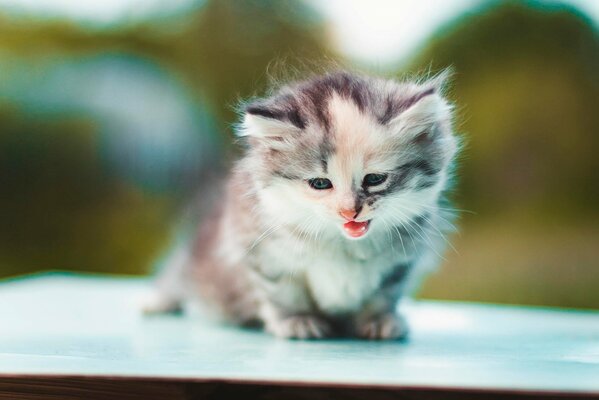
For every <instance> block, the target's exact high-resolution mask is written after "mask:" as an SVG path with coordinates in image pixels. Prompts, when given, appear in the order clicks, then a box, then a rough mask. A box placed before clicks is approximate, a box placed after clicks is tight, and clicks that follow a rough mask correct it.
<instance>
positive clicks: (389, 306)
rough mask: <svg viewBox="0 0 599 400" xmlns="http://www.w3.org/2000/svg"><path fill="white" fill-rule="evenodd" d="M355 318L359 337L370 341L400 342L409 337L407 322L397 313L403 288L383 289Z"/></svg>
mask: <svg viewBox="0 0 599 400" xmlns="http://www.w3.org/2000/svg"><path fill="white" fill-rule="evenodd" d="M382 289H383V290H381V291H380V292H379V293H378V294H377V295H376V296H375V297H373V298H372V299H371V300H370V301H369V302H368V303H367V304H366V306H365V307H364V308H363V309H362V311H361V312H360V313H358V315H357V316H356V318H355V333H356V335H357V336H359V337H361V338H364V339H370V340H394V339H395V340H398V339H405V338H407V336H408V333H409V329H408V324H407V322H406V320H405V319H404V318H403V317H402V316H401V315H400V314H399V313H398V312H397V302H398V300H399V297H400V295H401V287H400V286H399V285H398V286H397V287H385V288H382Z"/></svg>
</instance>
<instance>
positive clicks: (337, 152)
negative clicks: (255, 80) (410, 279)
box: [239, 72, 457, 239]
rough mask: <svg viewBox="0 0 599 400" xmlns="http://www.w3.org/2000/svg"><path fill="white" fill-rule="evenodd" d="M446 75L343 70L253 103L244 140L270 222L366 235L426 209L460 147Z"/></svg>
mask: <svg viewBox="0 0 599 400" xmlns="http://www.w3.org/2000/svg"><path fill="white" fill-rule="evenodd" d="M444 78H445V75H441V76H438V77H436V78H433V79H431V80H428V81H425V82H420V83H417V82H404V83H399V82H395V81H392V80H383V79H377V78H371V77H366V76H358V75H354V74H350V73H347V72H336V73H332V74H328V75H324V76H320V77H317V78H314V79H310V80H307V81H303V82H299V83H295V84H291V85H288V86H284V87H282V88H280V89H279V90H278V91H277V92H276V93H275V94H274V95H272V96H271V97H268V98H265V99H260V100H257V101H254V102H252V103H250V104H249V105H248V106H247V107H246V109H245V114H244V119H243V123H242V125H241V129H240V130H239V135H240V136H243V137H246V138H247V139H248V143H249V151H248V154H247V156H246V158H245V166H246V167H247V168H248V169H249V170H250V171H251V173H252V175H253V177H254V180H255V183H256V190H257V194H258V198H259V200H260V202H261V206H262V210H263V212H265V213H267V215H268V216H269V217H270V218H272V219H273V221H272V224H273V225H277V224H281V223H286V224H293V225H295V226H297V227H298V228H299V230H303V231H307V232H311V233H313V234H315V235H316V234H317V233H318V234H320V233H325V234H326V233H328V234H332V235H343V236H344V237H346V238H351V239H359V238H363V237H366V236H367V233H368V232H372V234H374V233H375V232H380V233H385V232H387V231H388V230H390V229H395V227H396V226H401V225H402V224H406V223H409V221H410V219H412V218H414V217H417V216H419V215H422V214H425V213H427V212H428V211H429V210H430V209H431V207H433V206H434V205H435V204H436V202H437V201H438V198H439V195H440V193H441V191H443V189H444V188H445V186H446V181H447V175H448V168H449V165H450V163H451V161H452V159H453V158H454V156H455V153H456V149H457V142H456V139H455V137H454V136H453V134H452V131H451V119H452V114H451V111H452V107H451V106H450V105H449V103H448V102H447V101H446V100H445V99H444V98H443V97H442V93H441V89H442V87H441V86H442V84H443V81H444Z"/></svg>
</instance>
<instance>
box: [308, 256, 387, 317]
mask: <svg viewBox="0 0 599 400" xmlns="http://www.w3.org/2000/svg"><path fill="white" fill-rule="evenodd" d="M393 265H394V260H393V255H392V254H390V253H384V254H381V253H378V254H376V253H374V252H371V251H369V249H360V248H355V249H353V251H351V252H350V253H349V254H348V253H345V252H328V253H325V254H321V256H320V257H317V258H316V259H313V260H312V263H311V265H309V266H308V267H307V268H306V270H305V276H306V283H307V285H308V287H309V290H310V294H311V295H312V297H313V299H314V301H315V302H316V304H317V305H318V308H319V309H321V310H323V311H325V312H328V313H332V314H336V313H346V312H354V311H358V310H359V309H360V308H361V307H362V306H363V305H364V303H365V302H366V301H367V300H368V299H369V298H370V297H371V296H372V295H373V294H374V293H375V292H376V291H377V290H378V289H379V287H380V284H381V282H382V280H383V277H384V276H386V274H387V273H388V272H389V271H390V270H391V269H392V268H393Z"/></svg>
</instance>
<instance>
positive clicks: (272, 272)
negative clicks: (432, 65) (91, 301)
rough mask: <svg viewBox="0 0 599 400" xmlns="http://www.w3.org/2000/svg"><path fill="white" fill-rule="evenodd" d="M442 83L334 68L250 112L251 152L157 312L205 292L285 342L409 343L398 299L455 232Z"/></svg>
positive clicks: (234, 316) (172, 273) (170, 269)
mask: <svg viewBox="0 0 599 400" xmlns="http://www.w3.org/2000/svg"><path fill="white" fill-rule="evenodd" d="M445 76H446V74H442V75H441V76H438V77H436V78H433V79H431V80H428V81H424V82H403V83H400V82H396V81H393V80H383V79H378V78H373V77H368V76H360V75H355V74H352V73H348V72H335V73H330V74H327V75H324V76H319V77H316V78H313V79H309V80H306V81H302V82H297V83H293V84H289V85H286V86H283V87H281V88H279V89H278V90H276V92H274V94H273V95H272V96H270V97H268V98H264V99H260V100H256V101H253V102H251V103H250V104H249V105H247V106H246V108H245V111H244V115H243V122H242V123H241V124H240V127H239V129H238V135H239V136H240V137H241V138H244V139H246V142H247V150H246V153H245V155H244V156H243V157H242V158H241V160H239V162H238V163H237V164H236V166H235V168H234V169H233V171H232V173H231V175H230V178H229V180H228V184H227V188H226V193H225V194H224V196H223V197H222V201H221V202H220V205H219V207H218V210H217V211H216V212H215V213H214V215H213V217H212V218H211V219H210V220H209V221H207V222H205V223H204V224H203V226H202V227H201V229H200V231H199V233H198V235H197V237H196V239H195V241H194V243H193V245H192V246H190V248H189V249H188V250H185V251H181V252H180V253H179V254H178V255H177V257H175V259H173V260H172V262H171V264H170V265H168V266H167V268H166V269H165V270H164V271H163V274H162V276H161V277H160V279H159V281H158V288H159V292H158V297H156V298H155V299H154V301H153V302H152V303H151V304H149V305H148V311H172V310H175V309H177V308H179V307H180V305H181V302H182V301H183V300H185V299H187V298H189V297H193V296H195V295H198V296H199V297H201V298H202V299H203V301H204V302H208V304H209V305H212V306H213V307H214V308H216V309H217V310H218V311H219V313H220V314H221V315H223V316H225V317H226V318H228V319H229V320H232V321H234V322H236V323H239V324H250V323H254V322H259V323H261V324H262V325H263V326H264V328H265V329H266V331H268V332H270V333H272V334H274V335H276V336H279V337H285V338H299V339H308V338H324V337H331V336H340V335H343V336H357V337H361V338H367V339H396V338H403V337H405V335H406V334H407V325H406V323H405V321H404V320H403V319H402V318H401V316H400V315H399V314H398V313H397V311H396V308H397V303H398V301H399V299H400V298H401V296H402V295H404V294H406V293H408V292H409V290H410V288H411V287H413V286H414V282H415V281H417V280H418V277H419V276H420V275H422V272H423V271H425V270H426V269H427V267H426V266H427V265H431V262H432V263H433V264H434V263H435V261H436V259H437V258H438V256H439V254H440V252H441V251H442V249H443V247H444V242H445V238H444V235H443V232H446V231H448V227H449V226H450V225H451V223H450V222H449V221H448V218H450V217H451V216H450V215H448V212H447V210H448V209H446V208H444V207H441V206H440V204H441V203H442V201H443V197H442V196H443V193H444V191H445V190H446V188H447V186H448V181H449V178H450V171H451V165H452V162H453V160H454V158H455V155H456V152H457V149H458V141H457V139H456V137H455V136H454V134H453V133H452V126H451V125H452V107H451V105H450V104H449V103H448V101H447V100H446V99H444V97H443V96H442V86H443V82H444V80H445Z"/></svg>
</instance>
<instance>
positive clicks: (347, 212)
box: [339, 210, 357, 221]
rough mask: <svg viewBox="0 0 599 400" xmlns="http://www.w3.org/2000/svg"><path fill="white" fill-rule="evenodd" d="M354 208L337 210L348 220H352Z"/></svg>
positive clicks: (354, 213)
mask: <svg viewBox="0 0 599 400" xmlns="http://www.w3.org/2000/svg"><path fill="white" fill-rule="evenodd" d="M356 214H357V213H356V210H339V215H341V216H342V217H343V218H345V219H346V220H348V221H353V220H354V218H356Z"/></svg>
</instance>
